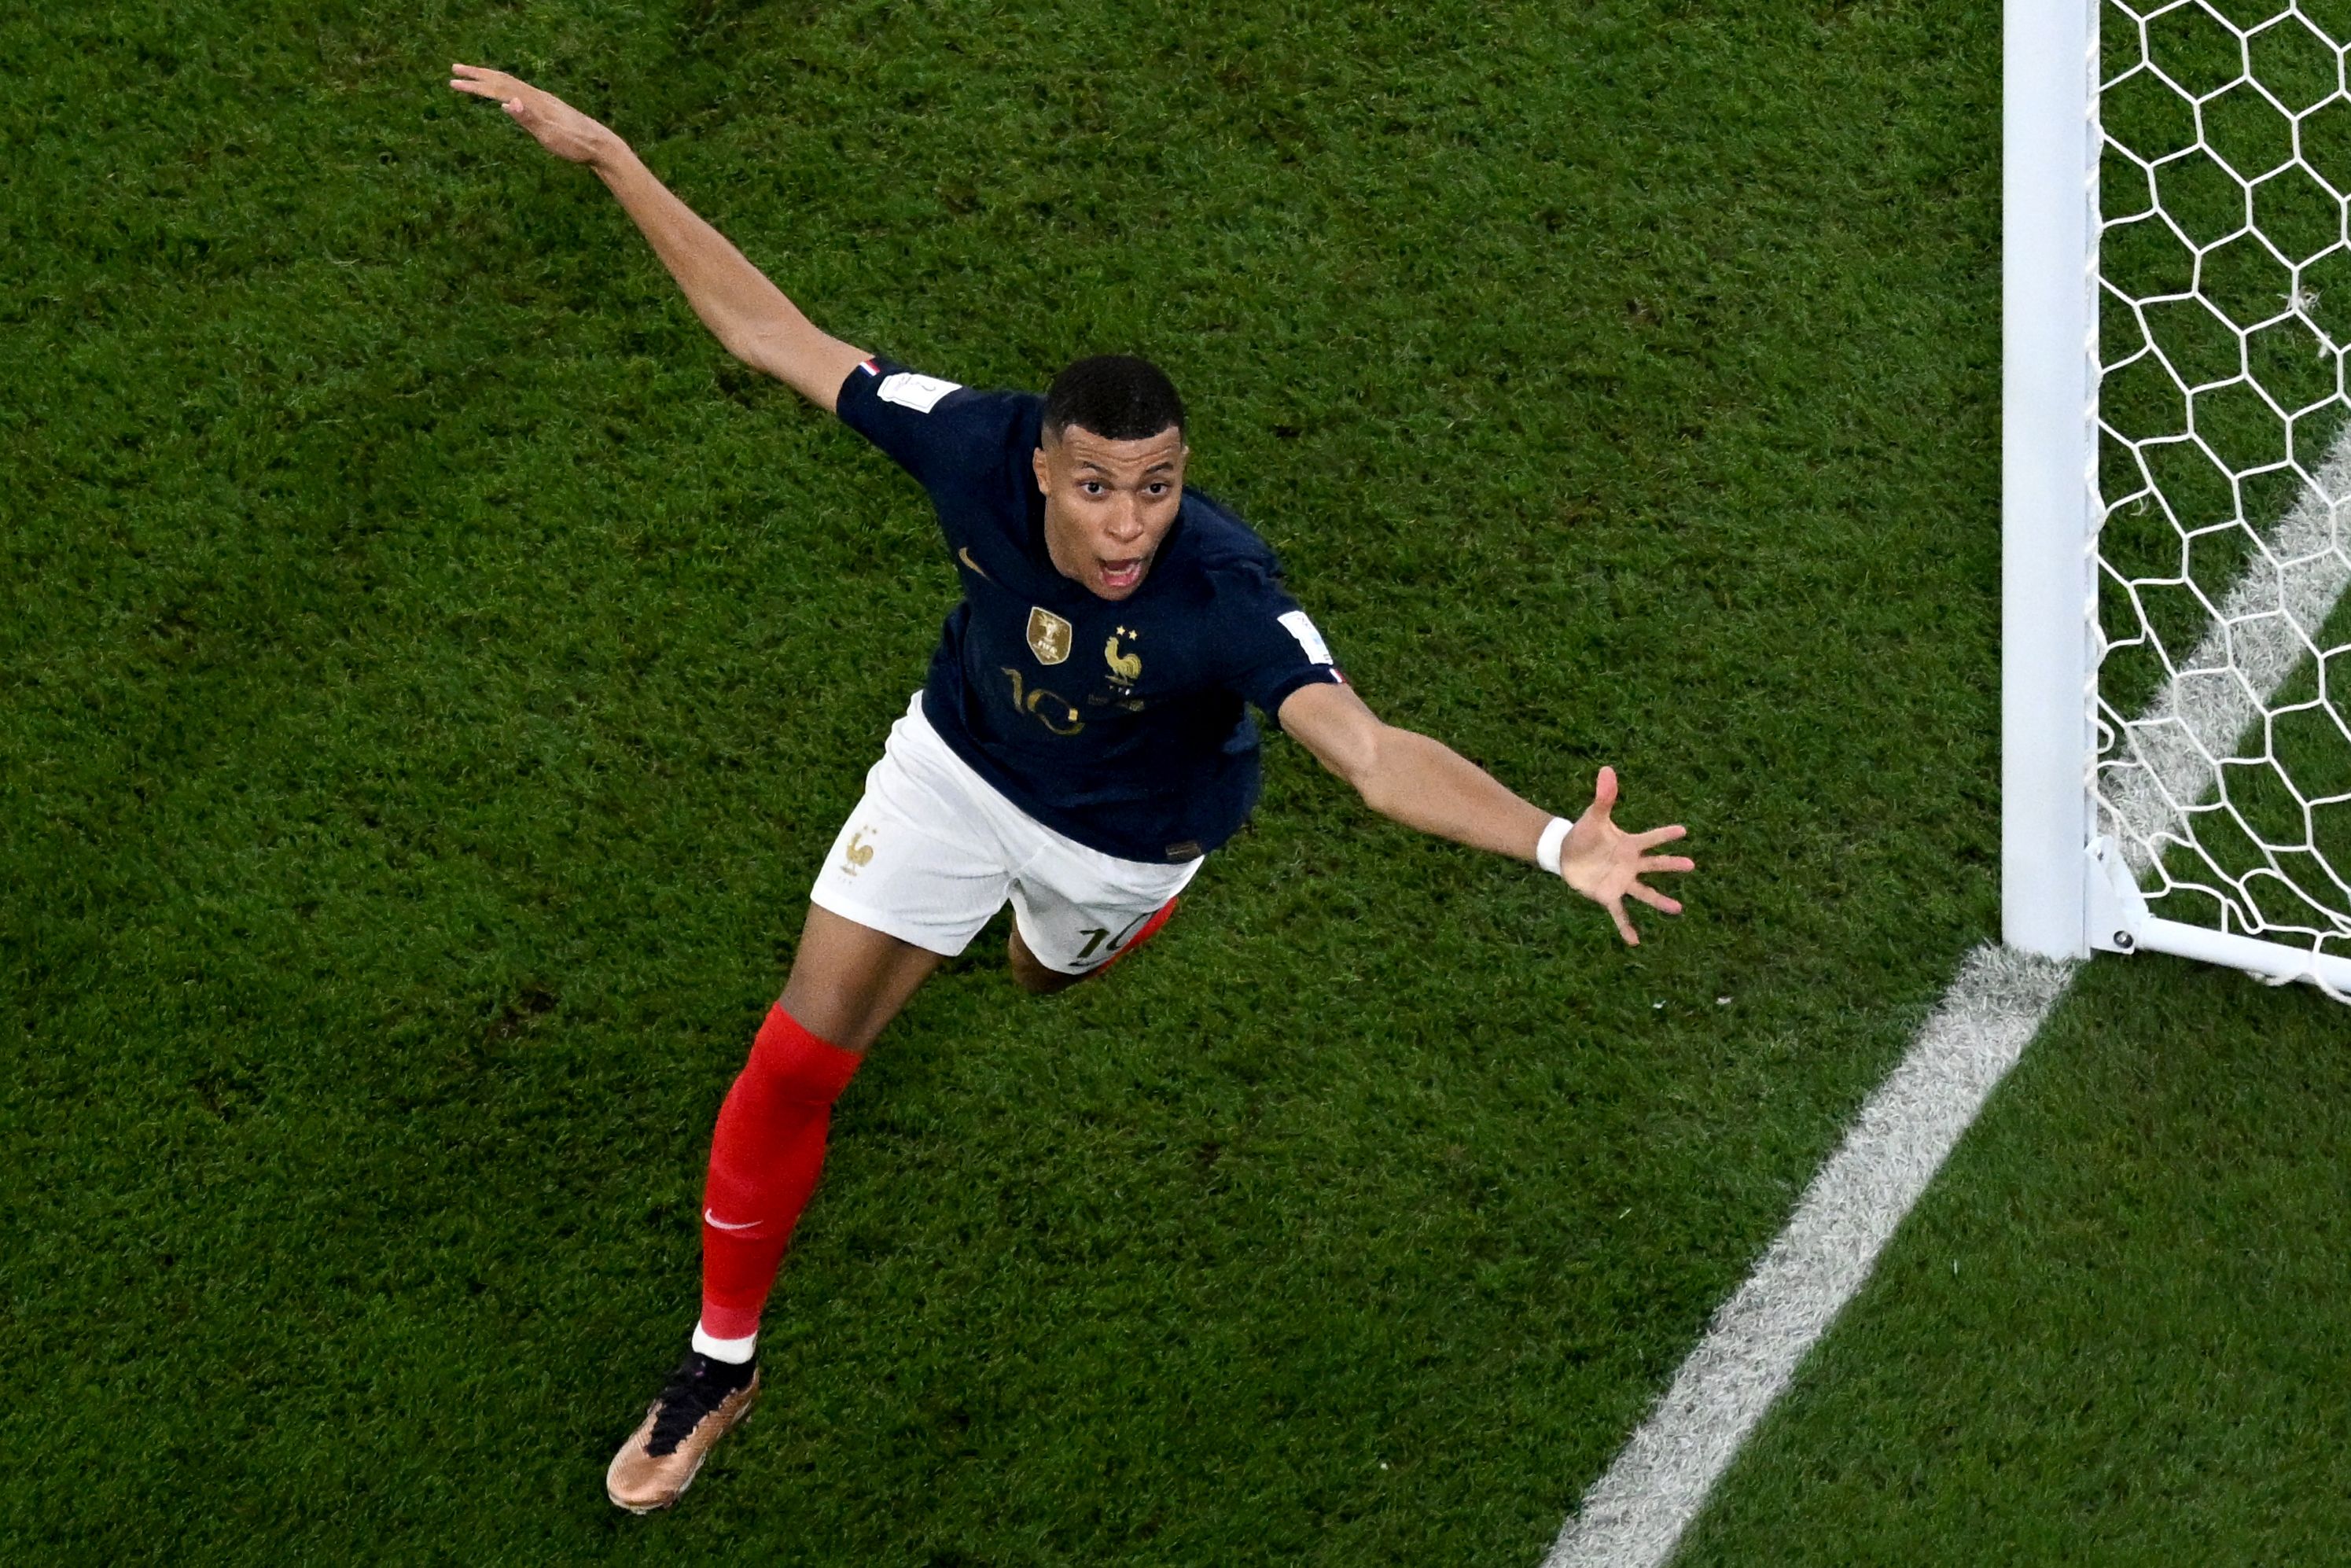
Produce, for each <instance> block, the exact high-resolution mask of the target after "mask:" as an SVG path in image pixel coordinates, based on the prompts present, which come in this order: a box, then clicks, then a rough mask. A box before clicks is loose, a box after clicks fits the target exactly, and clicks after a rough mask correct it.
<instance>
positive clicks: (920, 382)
mask: <svg viewBox="0 0 2351 1568" xmlns="http://www.w3.org/2000/svg"><path fill="white" fill-rule="evenodd" d="M1001 402H1002V400H1001V399H1000V398H997V397H992V396H990V395H988V394H987V393H985V392H973V391H972V390H971V389H970V388H968V387H966V386H963V385H960V384H959V383H957V382H950V381H942V380H941V379H939V378H938V377H936V376H926V375H922V374H919V373H917V372H915V371H910V370H908V369H906V367H905V366H904V365H901V364H898V363H895V362H894V361H890V360H885V359H883V358H881V357H879V356H878V355H877V356H876V357H874V358H872V359H870V360H867V361H864V362H863V363H862V364H860V365H859V366H858V367H857V368H856V369H855V370H852V371H850V372H849V379H848V380H846V381H844V382H841V395H840V397H839V398H838V399H836V400H835V403H834V409H835V412H836V413H839V415H840V416H841V423H843V424H845V425H847V426H849V428H850V429H852V430H853V431H855V432H857V434H860V435H862V436H863V437H865V439H866V440H868V441H870V442H872V444H874V445H876V446H878V447H880V448H881V449H882V450H883V452H886V453H888V454H889V455H890V456H891V458H892V460H893V461H894V462H895V463H896V464H897V465H898V466H899V467H901V468H904V470H905V471H906V472H907V473H909V474H911V475H913V476H914V478H915V480H916V481H917V482H919V483H920V484H921V485H922V486H924V487H925V489H932V490H935V489H936V488H937V487H938V486H939V484H940V483H941V482H942V481H946V482H949V483H952V482H953V481H955V480H956V478H957V477H958V476H961V475H962V474H963V473H964V472H965V471H967V470H968V469H969V468H971V467H972V466H973V465H977V464H980V463H987V462H995V463H998V464H1000V463H1001V462H1002V460H1003V456H1002V447H1003V434H1004V425H1005V413H1004V410H1003V409H1002V408H1001V407H1000V406H999V404H1000V403H1001Z"/></svg>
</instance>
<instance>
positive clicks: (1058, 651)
mask: <svg viewBox="0 0 2351 1568" xmlns="http://www.w3.org/2000/svg"><path fill="white" fill-rule="evenodd" d="M1076 640H1077V629H1076V628H1075V627H1072V626H1071V624H1070V623H1069V622H1066V621H1064V620H1062V619H1061V617H1060V616H1058V615H1056V614H1054V613H1053V612H1051V611H1050V610H1046V609H1043V608H1041V607H1039V606H1033V605H1032V606H1031V607H1030V608H1029V652H1030V653H1034V654H1036V655H1037V662H1038V663H1039V664H1060V663H1061V662H1062V661H1063V660H1064V659H1067V658H1068V657H1069V656H1070V648H1071V644H1072V643H1075V642H1076Z"/></svg>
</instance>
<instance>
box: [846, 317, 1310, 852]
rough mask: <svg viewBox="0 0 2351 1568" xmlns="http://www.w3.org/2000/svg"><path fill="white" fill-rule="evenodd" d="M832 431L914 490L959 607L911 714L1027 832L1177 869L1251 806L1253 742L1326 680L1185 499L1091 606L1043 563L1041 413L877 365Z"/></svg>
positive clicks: (1238, 540) (1268, 592) (1270, 581)
mask: <svg viewBox="0 0 2351 1568" xmlns="http://www.w3.org/2000/svg"><path fill="white" fill-rule="evenodd" d="M839 408H840V413H841V420H842V422H843V423H846V424H847V425H848V426H849V427H850V428H851V429H852V430H854V431H856V432H857V433H858V434H861V435H862V436H864V437H865V438H866V439H867V440H869V441H871V442H872V443H873V444H874V445H876V446H879V447H880V448H881V449H882V450H883V451H884V452H886V453H888V454H889V455H891V456H892V457H893V458H894V459H896V460H897V462H898V464H899V465H900V466H902V467H904V469H905V470H906V472H907V473H909V474H911V475H913V476H914V477H915V478H916V479H917V480H919V481H920V482H921V484H922V486H923V487H924V488H925V490H927V491H929V492H930V496H931V502H932V505H933V506H934V507H935V508H936V509H937V512H938V518H939V528H940V530H941V531H942V532H943V533H944V534H945V535H946V547H947V553H948V555H949V556H951V557H952V558H953V559H954V560H955V563H956V570H957V571H958V572H959V573H960V574H961V575H962V578H963V601H962V602H961V603H959V604H957V605H956V607H955V610H954V612H952V613H951V614H949V615H948V616H947V619H946V629H945V631H944V632H943V633H942V634H941V636H940V638H939V646H938V652H937V653H934V654H933V655H932V657H931V674H930V680H929V683H928V684H927V685H925V688H924V691H923V712H924V713H925V716H928V717H929V719H930V721H931V725H932V727H934V728H935V729H936V730H937V731H938V732H939V736H940V737H941V738H942V739H944V740H945V741H946V743H947V745H948V746H950V747H953V748H954V749H955V752H956V755H957V756H959V757H961V758H963V759H964V760H965V761H966V762H968V763H970V764H971V766H972V767H973V768H975V769H976V770H977V772H978V773H979V775H980V777H981V778H983V779H987V781H988V782H989V783H990V784H992V785H994V786H995V787H996V788H997V789H998V790H999V791H1001V792H1002V793H1003V794H1004V796H1005V797H1006V798H1007V799H1008V800H1011V801H1012V802H1013V804H1015V805H1017V806H1019V808H1020V809H1021V810H1023V811H1026V812H1027V813H1028V814H1029V816H1030V817H1032V818H1034V819H1035V820H1036V821H1040V822H1042V823H1043V824H1045V826H1047V827H1049V828H1051V829H1052V830H1054V831H1056V832H1060V833H1063V834H1066V835H1068V836H1069V837H1071V838H1072V839H1075V840H1076V841H1078V842H1080V843H1081V844H1085V845H1087V846H1089V847H1090V848H1092V849H1097V850H1100V851H1102V852H1103V853H1105V854H1111V855H1116V856H1118V857H1119V858H1121V859H1123V860H1134V861H1158V862H1168V861H1186V860H1192V859H1195V858H1196V857H1198V856H1199V855H1202V854H1204V853H1206V852H1208V851H1209V850H1212V849H1214V848H1216V847H1217V845H1218V844H1220V843H1222V842H1224V841H1226V840H1227V839H1228V838H1230V837H1231V836H1232V835H1233V833H1234V831H1236V830H1238V828H1239V827H1240V825H1241V823H1242V822H1243V821H1246V820H1247V819H1248V817H1249V810H1250V808H1252V807H1253V806H1255V805H1256V804H1257V795H1258V731H1257V726H1256V725H1255V723H1253V722H1252V721H1251V719H1250V717H1249V710H1248V707H1247V706H1245V705H1249V704H1254V705H1255V706H1257V707H1258V708H1259V710H1261V711H1262V712H1264V713H1265V714H1266V715H1267V716H1269V717H1270V716H1272V715H1273V714H1274V713H1275V712H1276V710H1278V709H1279V708H1280V706H1281V702H1282V699H1283V698H1284V697H1287V696H1288V695H1290V693H1292V692H1294V691H1296V690H1297V689H1298V688H1299V687H1301V686H1302V685H1311V684H1313V683H1316V682H1325V683H1328V682H1336V681H1338V680H1339V679H1340V678H1341V677H1340V675H1339V672H1338V670H1337V669H1336V668H1335V667H1334V666H1333V664H1332V659H1331V653H1330V650H1329V649H1328V648H1327V647H1325V646H1324V645H1323V643H1322V637H1321V635H1320V634H1319V633H1318V632H1316V631H1315V630H1314V626H1313V623H1312V622H1310V621H1309V620H1307V618H1306V614H1305V612H1303V611H1301V610H1300V609H1299V608H1298V601H1296V600H1293V599H1292V598H1290V595H1289V594H1288V593H1286V592H1284V591H1282V587H1281V571H1280V566H1279V565H1278V564H1277V563H1276V562H1275V560H1274V557H1273V551H1272V550H1271V549H1269V548H1267V546H1266V543H1265V541H1264V540H1262V539H1260V538H1258V537H1257V535H1256V534H1254V533H1252V532H1251V531H1250V530H1249V525H1247V524H1246V523H1243V522H1242V521H1241V520H1240V519H1239V518H1238V517H1235V516H1233V514H1232V513H1230V512H1228V511H1227V510H1226V509H1225V508H1224V507H1220V506H1218V505H1217V503H1216V502H1214V501H1212V500H1210V499H1208V498H1207V497H1205V496H1203V495H1201V494H1200V493H1199V492H1198V491H1196V490H1193V489H1190V488H1189V487H1187V488H1186V490H1185V492H1184V498H1183V503H1182V507H1181V510H1180V511H1179V512H1178V513H1177V517H1176V521H1175V527H1174V528H1171V529H1169V531H1168V533H1167V535H1166V538H1165V539H1164V540H1163V541H1162V542H1161V544H1160V546H1159V552H1158V554H1157V555H1156V556H1155V557H1154V558H1153V559H1152V562H1151V567H1150V570H1148V571H1147V572H1145V573H1144V579H1143V584H1142V586H1141V587H1139V588H1137V589H1136V590H1135V591H1134V593H1133V594H1132V595H1131V596H1129V597H1128V598H1126V599H1124V600H1122V601H1116V602H1113V601H1110V600H1107V599H1098V598H1096V597H1095V596H1094V595H1093V593H1092V592H1091V591H1089V590H1087V589H1086V588H1085V587H1084V586H1083V585H1082V584H1081V583H1078V582H1075V581H1073V580H1071V579H1069V578H1066V577H1063V576H1062V575H1061V572H1060V571H1059V570H1056V569H1055V567H1054V565H1053V563H1052V560H1051V559H1050V557H1049V556H1048V555H1047V554H1046V550H1045V499H1044V497H1043V496H1042V495H1041V494H1040V493H1039V491H1038V489H1037V480H1036V476H1035V474H1034V473H1033V471H1032V470H1031V467H1030V462H1029V458H1030V454H1032V453H1033V452H1035V451H1036V450H1037V447H1038V444H1039V443H1040V439H1041V433H1042V430H1043V425H1044V411H1045V400H1044V399H1043V398H1041V397H1038V396H1036V395H1034V394H1032V393H1027V392H976V391H973V390H971V389H969V388H966V387H959V386H956V384H955V383H953V382H943V381H938V380H936V379H935V378H933V377H929V376H920V375H915V374H914V373H913V372H911V371H907V370H905V369H904V368H903V367H901V366H898V365H895V364H893V363H890V362H888V361H882V360H869V361H866V362H865V363H864V364H862V365H860V366H859V367H858V368H857V369H856V370H853V371H851V372H850V373H849V379H848V380H847V381H846V382H843V383H842V385H841V397H840V402H839Z"/></svg>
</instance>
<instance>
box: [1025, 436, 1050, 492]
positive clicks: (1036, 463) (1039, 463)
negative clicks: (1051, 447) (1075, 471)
mask: <svg viewBox="0 0 2351 1568" xmlns="http://www.w3.org/2000/svg"><path fill="white" fill-rule="evenodd" d="M1029 469H1030V470H1031V471H1032V472H1033V473H1035V474H1036V476H1037V493H1038V494H1039V495H1040V496H1050V495H1051V494H1052V493H1053V485H1052V477H1051V476H1052V472H1053V470H1052V467H1051V465H1050V464H1048V463H1047V462H1046V461H1045V449H1044V448H1043V447H1041V446H1040V447H1039V448H1037V450H1036V451H1034V452H1031V453H1030V454H1029Z"/></svg>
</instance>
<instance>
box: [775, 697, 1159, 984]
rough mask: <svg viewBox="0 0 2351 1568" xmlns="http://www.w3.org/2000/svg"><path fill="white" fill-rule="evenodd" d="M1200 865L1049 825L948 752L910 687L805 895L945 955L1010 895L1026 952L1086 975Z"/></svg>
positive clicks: (959, 946) (1069, 971) (1045, 962)
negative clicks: (1113, 846) (1108, 850)
mask: <svg viewBox="0 0 2351 1568" xmlns="http://www.w3.org/2000/svg"><path fill="white" fill-rule="evenodd" d="M1200 865H1201V862H1200V861H1198V860H1190V861H1186V862H1182V863H1181V864H1177V865H1153V864H1151V863H1149V862H1144V861H1130V860H1121V859H1119V858H1118V857H1117V856H1116V855H1106V854H1104V853H1102V852H1101V851H1100V850H1090V849H1088V848H1086V846H1085V845H1083V844H1081V843H1079V842H1078V841H1076V840H1074V839H1070V838H1065V837H1063V836H1062V835H1061V834H1060V833H1057V832H1055V831H1053V830H1052V829H1050V828H1048V827H1046V826H1044V825H1043V824H1042V823H1040V822H1039V821H1036V820H1035V819H1034V818H1032V817H1030V816H1029V814H1028V813H1027V812H1025V811H1023V810H1020V808H1019V807H1018V806H1016V805H1014V804H1013V803H1012V802H1011V801H1009V800H1006V799H1005V798H1004V797H1003V796H1002V795H1000V794H998V792H997V790H996V789H995V787H994V786H993V785H991V784H989V783H988V782H987V779H982V778H981V777H980V776H979V775H978V774H977V773H976V772H974V771H973V770H972V767H971V765H970V764H969V763H967V762H966V761H965V760H964V759H963V758H960V757H957V756H956V754H955V753H954V752H953V751H952V750H950V749H949V748H948V747H947V743H946V741H944V740H942V739H940V738H939V732H938V731H937V730H935V729H933V728H932V727H931V721H930V720H929V719H927V718H925V716H923V699H922V695H921V694H920V693H917V694H915V696H914V703H913V705H912V706H909V707H908V708H907V709H906V714H905V716H904V718H901V719H900V720H898V722H897V723H895V724H893V725H892V726H891V727H890V741H889V744H888V745H887V746H886V747H883V752H882V760H881V761H879V762H877V763H875V764H874V765H873V767H872V769H871V770H869V771H868V772H867V773H866V775H865V798H864V799H863V800H860V801H858V802H857V810H854V811H852V812H851V813H850V814H849V821H847V822H845V823H844V824H842V826H841V836H840V837H839V838H837V839H835V840H834V841H833V844H832V852H831V854H829V855H827V856H826V857H825V862H824V869H823V870H822V871H821V872H819V873H817V879H816V886H815V887H814V888H813V889H811V890H810V894H809V897H810V899H812V900H813V901H814V902H815V903H816V904H817V906H818V907H819V908H821V909H830V910H831V911H832V912H833V913H834V914H835V915H840V916H841V918H842V919H844V920H854V921H855V922H857V924H859V925H866V926H871V927H872V929H874V930H876V931H881V932H886V933H887V934H888V935H890V936H895V937H897V938H898V939H899V940H900V941H902V942H911V943H913V944H914V946H917V947H927V948H929V949H930V950H931V951H932V952H934V953H938V954H943V955H945V956H947V957H950V958H952V957H954V956H956V954H958V953H960V952H962V951H963V950H964V948H965V947H966V946H968V945H969V944H970V942H971V939H972V938H973V937H974V936H977V935H979V929H980V927H981V926H983V925H987V923H988V921H990V920H991V919H993V918H995V915H996V912H997V911H998V910H999V909H1001V908H1003V907H1004V904H1005V900H1006V899H1010V900H1011V902H1012V919H1013V924H1014V925H1018V926H1019V930H1020V939H1021V940H1022V941H1023V942H1025V943H1027V944H1028V946H1029V952H1030V953H1032V954H1034V955H1035V956H1037V958H1038V960H1039V961H1040V962H1041V963H1042V964H1043V965H1044V966H1045V967H1047V968H1049V969H1058V970H1060V971H1061V973H1063V974H1067V975H1082V974H1084V973H1085V972H1086V971H1087V970H1089V969H1096V968H1100V967H1102V965H1104V964H1107V963H1108V962H1110V960H1111V959H1112V958H1113V956H1116V955H1117V954H1118V952H1119V951H1120V949H1122V948H1123V947H1124V946H1126V944H1127V940H1128V938H1130V937H1132V936H1134V933H1135V931H1136V930H1137V929H1138V928H1139V927H1140V926H1141V925H1143V923H1144V921H1146V920H1148V919H1150V918H1151V916H1152V915H1155V914H1156V913H1157V912H1158V910H1159V908H1160V906H1161V905H1162V904H1165V903H1166V902H1167V901H1168V900H1169V899H1171V898H1173V897H1175V895H1176V894H1178V893H1181V892H1182V891H1183V890H1184V886H1185V884H1186V883H1188V882H1190V881H1191V880H1192V877H1193V875H1194V873H1196V872H1198V871H1199V869H1200Z"/></svg>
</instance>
